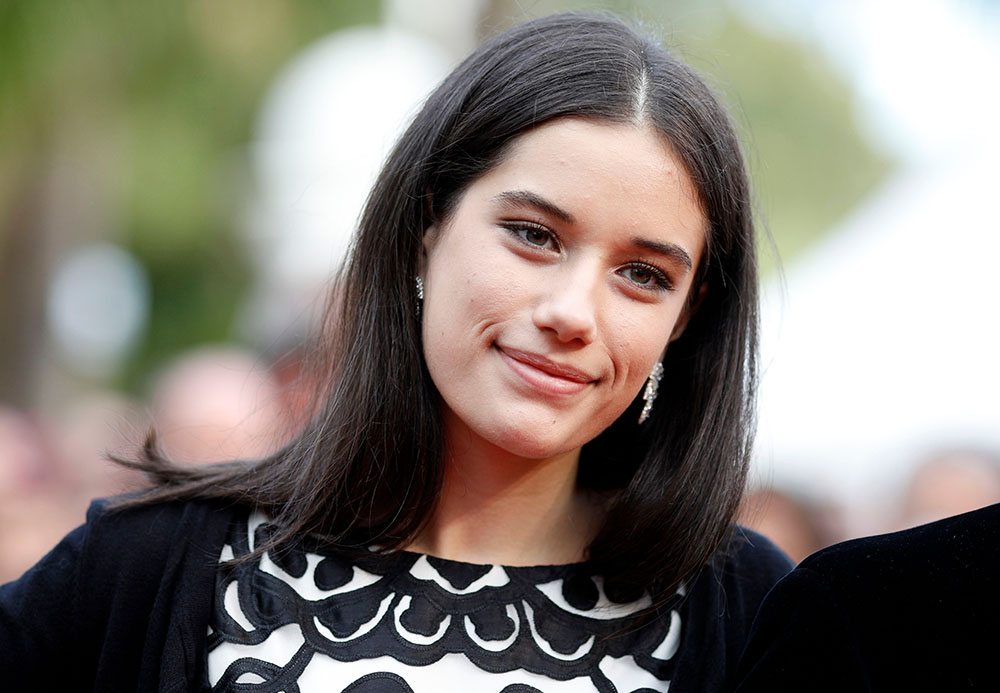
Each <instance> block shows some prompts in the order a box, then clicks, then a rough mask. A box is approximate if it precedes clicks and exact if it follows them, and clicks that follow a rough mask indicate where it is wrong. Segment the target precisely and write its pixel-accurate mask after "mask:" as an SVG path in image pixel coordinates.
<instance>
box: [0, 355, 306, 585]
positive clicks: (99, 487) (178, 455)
mask: <svg viewBox="0 0 1000 693" xmlns="http://www.w3.org/2000/svg"><path fill="white" fill-rule="evenodd" d="M301 374H302V369H301V359H299V358H298V357H297V355H296V354H295V353H294V352H293V353H290V354H286V355H285V356H284V357H283V358H281V359H278V360H275V361H274V362H273V363H270V364H268V363H265V362H264V361H263V360H262V359H261V358H259V357H258V356H256V355H255V354H253V353H252V352H250V351H248V350H246V349H243V348H240V347H234V346H211V347H204V348H200V349H196V350H193V351H190V352H187V353H185V354H183V355H181V356H180V357H178V358H177V359H175V360H174V361H173V362H172V363H170V364H169V365H168V366H167V367H166V368H164V369H163V370H162V371H161V372H160V373H159V374H158V375H157V377H156V378H155V379H154V381H153V384H152V386H151V388H150V389H149V394H148V396H147V397H146V398H145V399H144V401H139V400H130V399H127V398H126V397H124V396H123V395H121V394H118V393H110V392H106V393H102V394H91V395H89V396H87V397H86V398H84V399H82V400H81V401H77V402H75V403H74V404H73V405H72V407H71V408H69V409H68V410H67V411H64V412H62V413H60V414H58V415H55V414H50V415H40V414H37V413H33V412H24V411H19V410H17V409H15V408H13V407H10V406H8V405H6V404H4V403H2V402H0V583H3V582H7V581H9V580H13V579H15V578H17V577H19V576H20V575H21V573H23V572H24V571H25V570H26V569H27V568H29V567H30V566H31V565H33V564H34V563H35V562H36V561H37V560H38V559H39V558H41V557H42V556H43V555H44V554H45V553H46V552H47V551H48V550H49V549H51V548H52V547H53V546H54V545H55V544H56V543H57V542H58V541H59V539H61V538H62V537H63V536H64V535H65V534H66V533H67V532H69V531H70V530H71V529H73V528H74V527H76V526H77V525H79V524H81V523H82V522H83V519H84V514H85V512H86V509H87V506H88V505H89V503H90V501H91V500H92V499H95V498H101V497H107V496H114V495H117V494H121V493H127V492H129V491H133V490H136V489H139V488H141V487H143V486H144V485H145V484H146V480H145V479H144V477H143V475H142V474H140V473H138V472H135V471H132V470H130V469H127V468H125V467H123V466H121V465H119V464H117V463H115V462H113V461H112V458H114V457H118V458H122V459H133V460H134V459H136V458H137V457H138V453H139V449H140V447H141V446H142V444H143V443H144V441H145V439H146V437H147V436H148V435H149V433H150V432H151V431H153V430H155V431H156V442H157V444H158V445H159V447H160V449H161V450H162V451H163V452H164V453H165V454H166V455H167V456H168V457H170V458H171V459H173V460H175V461H183V462H185V463H191V464H201V463H209V462H214V461H221V460H231V459H254V458H259V457H262V456H264V455H267V454H268V453H270V452H272V451H274V450H275V449H277V448H278V447H279V446H280V445H281V444H282V443H283V441H285V440H287V436H288V435H289V433H290V431H293V430H294V428H295V420H296V418H300V417H297V416H296V414H295V412H300V411H302V409H301V407H302V396H301V393H302V375H301Z"/></svg>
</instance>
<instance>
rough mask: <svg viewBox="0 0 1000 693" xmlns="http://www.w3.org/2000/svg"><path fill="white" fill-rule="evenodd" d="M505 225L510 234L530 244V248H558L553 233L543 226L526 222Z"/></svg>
mask: <svg viewBox="0 0 1000 693" xmlns="http://www.w3.org/2000/svg"><path fill="white" fill-rule="evenodd" d="M506 226H507V230H508V231H509V232H510V233H511V234H512V235H514V236H516V237H517V238H518V239H520V241H521V242H522V243H524V244H526V245H530V246H531V247H532V248H544V249H549V250H558V248H559V243H558V241H556V237H555V234H553V233H552V232H551V231H549V230H548V229H547V228H545V227H544V226H540V225H538V224H531V223H528V222H521V223H511V224H509V225H506Z"/></svg>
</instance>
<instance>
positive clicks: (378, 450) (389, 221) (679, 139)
mask: <svg viewBox="0 0 1000 693" xmlns="http://www.w3.org/2000/svg"><path fill="white" fill-rule="evenodd" d="M563 116H576V117H584V118H590V119H594V120H597V121H606V122H613V123H626V122H644V123H648V124H650V125H652V126H654V127H656V128H657V129H659V130H660V131H661V132H662V133H663V134H664V135H665V136H666V138H667V140H668V141H669V142H670V145H671V146H672V148H673V151H674V153H675V154H676V155H677V156H678V157H679V158H680V159H681V160H682V162H683V163H684V165H685V166H686V168H687V172H688V173H689V175H690V177H691V179H692V180H693V182H694V184H695V186H696V188H697V190H698V194H699V196H700V203H701V205H702V208H703V211H704V213H705V216H706V218H707V220H708V229H709V230H708V238H707V248H708V250H707V253H706V254H705V255H704V258H703V260H702V262H701V264H700V267H699V268H698V274H699V276H698V278H697V281H696V282H695V288H693V289H692V297H694V296H697V295H698V294H699V286H705V287H707V288H706V290H705V291H704V298H703V300H701V302H700V305H698V306H697V310H696V311H695V312H694V315H693V317H692V318H691V320H690V322H689V324H688V326H687V329H686V330H685V332H684V335H683V336H682V337H681V338H680V339H679V340H677V341H676V342H674V343H673V344H672V345H671V346H670V348H669V349H668V351H667V355H666V358H665V360H664V364H663V365H664V369H665V374H664V376H663V380H662V382H661V385H660V395H659V398H658V399H657V401H656V405H655V407H654V408H653V413H652V415H651V416H650V418H649V420H648V421H647V422H645V423H644V424H642V425H641V426H639V425H638V424H637V423H636V421H637V419H638V404H639V402H638V401H637V402H636V403H634V404H633V406H631V407H630V408H629V410H628V411H626V412H625V413H624V414H623V415H622V416H621V417H620V418H619V419H618V420H617V421H616V422H615V423H614V424H612V425H611V426H610V427H609V428H608V429H607V430H605V431H604V432H602V433H601V434H600V435H599V436H598V437H597V438H596V439H594V440H593V441H591V442H590V443H588V444H586V445H585V446H584V447H583V451H582V453H581V462H580V472H579V482H580V484H582V485H584V486H587V487H591V488H597V489H601V490H603V491H605V492H606V493H607V495H608V497H609V502H608V510H607V515H606V519H605V521H604V524H603V526H602V527H601V528H600V530H599V531H598V533H597V535H596V537H595V538H594V539H593V542H592V543H591V544H590V547H589V559H590V560H591V561H592V562H593V564H594V567H595V569H596V570H599V571H601V572H602V573H604V574H605V576H607V577H608V578H612V579H613V580H614V582H615V583H616V584H618V585H621V586H623V587H624V588H630V587H631V588H635V589H641V588H653V589H654V591H656V592H658V593H659V594H661V595H662V594H664V593H665V592H666V591H667V590H671V589H672V588H674V587H675V586H676V585H677V584H678V582H679V581H681V580H683V579H684V578H686V577H688V576H690V575H691V574H692V573H693V572H694V571H696V570H697V569H698V568H699V567H700V566H702V565H703V564H704V563H705V562H706V561H707V559H708V558H709V557H710V556H711V555H712V554H713V553H714V552H715V551H716V549H717V548H718V547H719V545H720V543H721V542H722V541H723V539H724V538H725V536H726V532H727V530H728V528H729V526H730V524H731V522H732V518H733V515H734V513H735V510H736V507H737V504H738V502H739V499H740V497H741V494H742V491H743V486H744V481H745V476H746V468H747V464H748V457H749V453H750V445H751V440H752V434H753V429H754V421H753V418H754V417H753V412H754V406H753V405H754V394H755V386H756V349H757V279H756V267H755V254H754V239H753V222H752V211H751V210H752V205H751V199H750V193H749V188H748V183H747V176H746V172H745V167H744V162H743V158H742V155H741V153H740V149H739V145H738V142H737V139H736V136H735V134H734V130H733V127H732V125H731V123H730V121H729V119H728V117H727V115H726V112H725V110H724V108H723V107H722V106H721V105H720V103H719V101H718V99H717V98H716V97H715V96H714V95H713V93H712V92H711V90H710V89H709V88H708V87H707V86H706V85H705V83H704V82H703V81H702V80H701V79H700V78H699V77H698V76H697V75H696V74H695V73H694V72H693V71H692V70H691V69H690V68H689V67H687V66H686V65H685V64H683V63H682V62H680V61H679V60H677V59H676V58H674V57H673V56H672V55H670V54H669V53H667V52H666V51H665V50H663V48H661V47H660V46H659V45H658V44H657V43H656V42H655V41H653V40H650V39H648V38H645V37H643V36H641V35H639V34H638V33H637V32H636V31H635V30H633V29H632V28H630V27H629V26H627V25H626V24H624V23H623V22H622V21H621V20H619V19H616V18H613V17H610V16H607V15H594V14H577V13H569V14H559V15H554V16H549V17H545V18H543V19H538V20H536V21H532V22H528V23H526V24H522V25H520V26H516V27H514V28H512V29H509V30H507V31H505V32H503V33H501V34H499V35H498V36H496V37H494V38H493V39H491V40H489V41H488V42H486V43H485V44H484V45H483V46H482V47H480V48H479V49H478V50H477V51H476V52H475V53H473V54H472V55H471V56H470V57H469V58H467V59H466V60H465V61H464V62H463V63H462V64H461V65H460V66H459V67H458V68H457V69H455V71H454V72H452V74H451V75H450V76H449V77H448V78H447V79H446V80H445V81H444V82H443V83H442V84H441V85H440V86H439V87H438V88H437V89H436V90H435V91H434V93H433V94H431V96H430V97H429V98H428V100H427V102H426V104H425V105H424V107H423V109H422V110H421V111H420V113H419V114H418V115H417V116H416V118H415V120H414V121H413V123H412V124H411V125H410V127H409V128H408V129H407V131H406V132H405V134H404V135H403V136H402V137H401V139H400V140H399V142H398V143H397V144H396V146H395V148H394V150H393V151H392V153H391V154H390V156H389V157H388V160H387V162H386V164H385V167H384V168H383V169H382V172H381V175H380V176H379V178H378V180H377V182H376V183H375V186H374V188H373V189H372V191H371V194H370V196H369V198H368V202H367V204H366V206H365V209H364V212H363V215H362V217H361V221H360V225H359V229H358V233H357V236H356V239H355V241H354V245H353V247H352V249H351V252H350V254H349V257H348V259H347V261H346V265H345V267H344V269H343V270H342V272H341V274H340V275H339V278H338V280H337V282H336V289H335V295H336V297H335V299H333V300H332V301H331V306H330V309H329V311H328V313H327V314H328V320H329V325H328V328H327V329H326V331H325V333H326V335H327V339H326V343H325V344H324V346H323V349H324V356H325V357H326V361H325V363H326V364H327V365H326V367H325V376H326V377H325V380H324V387H323V388H322V392H321V393H320V394H319V395H318V399H317V405H316V409H315V412H314V416H313V417H312V419H311V420H310V421H309V423H308V424H307V425H306V426H305V427H304V429H303V430H302V432H301V434H300V435H298V437H297V438H296V439H295V440H293V441H292V442H291V443H290V444H288V445H287V446H286V447H285V448H284V449H282V450H280V451H279V452H277V453H275V454H274V455H272V456H270V457H267V458H265V459H262V460H256V461H235V462H228V463H223V464H218V465H213V466H209V467H188V466H182V465H178V464H175V463H173V462H171V461H169V460H167V459H165V458H164V457H163V456H162V455H161V454H159V453H158V452H157V449H156V446H155V444H154V443H153V441H152V439H151V440H150V441H148V443H147V446H146V448H145V449H144V454H143V455H142V459H140V460H138V461H132V462H126V464H129V465H130V466H134V467H138V468H141V469H143V470H145V471H146V472H148V473H149V474H150V475H151V477H152V478H153V479H154V481H155V482H156V485H155V486H154V487H153V488H152V489H150V490H148V491H147V492H145V493H144V494H143V495H141V496H139V497H138V498H133V499H131V500H128V501H125V504H135V503H145V502H152V501H158V500H165V499H177V498H193V497H200V498H216V499H228V500H230V501H235V502H240V503H246V504H251V505H253V506H255V507H258V508H261V509H263V510H265V511H266V512H268V513H269V514H270V515H271V516H272V517H273V518H274V520H275V522H276V524H277V525H279V526H280V527H281V528H282V531H283V534H282V535H281V536H279V537H277V538H276V539H275V541H276V542H277V541H281V540H282V539H288V538H292V537H294V536H296V535H300V534H302V533H310V534H315V535H320V536H322V537H325V538H327V539H328V540H329V541H330V542H331V544H333V545H335V546H339V547H341V548H342V549H343V550H345V551H349V550H353V549H357V548H359V547H362V546H367V545H369V544H372V543H376V544H377V545H379V546H380V547H382V549H383V550H392V549H395V548H399V547H401V546H405V545H406V544H407V543H408V542H409V541H411V540H412V539H413V538H414V537H415V536H416V535H417V534H418V532H419V531H420V530H421V528H422V527H423V525H424V523H425V522H426V521H427V519H428V518H429V516H430V515H431V513H432V512H433V510H434V505H435V501H436V499H437V497H438V494H439V492H440V488H441V480H442V460H443V452H444V449H443V448H444V444H443V440H442V432H441V431H442V425H441V417H440V411H439V401H438V394H437V391H436V389H435V387H434V385H433V383H432V382H431V380H430V376H429V375H428V372H427V369H426V366H425V364H424V357H423V348H422V344H421V336H420V329H419V322H418V321H419V319H418V317H417V315H416V312H415V310H414V308H415V306H416V303H417V297H416V289H415V286H414V280H413V278H414V276H415V275H416V273H417V262H418V255H419V252H420V248H421V242H422V239H423V234H424V231H425V230H426V229H427V228H428V227H429V226H430V225H431V224H434V223H440V222H441V221H442V220H445V219H447V218H448V215H449V213H450V212H451V211H452V209H453V208H454V205H455V204H456V202H457V201H458V200H459V198H460V196H461V194H462V193H463V191H464V190H465V189H466V188H467V186H469V184H470V183H471V182H472V181H474V180H476V179H477V178H478V177H479V176H481V175H483V173H484V172H486V171H487V170H488V169H489V168H490V167H491V166H493V165H495V164H496V162H497V161H498V160H499V158H501V157H502V156H503V155H504V152H505V151H506V149H507V148H508V146H509V145H510V144H511V142H512V141H513V140H514V138H516V137H517V136H518V135H520V134H522V133H524V132H525V131H527V130H529V129H531V128H533V127H535V126H537V125H539V124H541V123H543V122H546V121H548V120H551V119H553V118H559V117H563ZM692 307H693V305H692ZM629 591H631V590H629Z"/></svg>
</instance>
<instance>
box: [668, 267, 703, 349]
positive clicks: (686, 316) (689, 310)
mask: <svg viewBox="0 0 1000 693" xmlns="http://www.w3.org/2000/svg"><path fill="white" fill-rule="evenodd" d="M707 293H708V283H707V282H702V283H701V286H699V287H698V295H697V296H695V297H694V300H693V301H689V302H688V305H687V306H685V308H684V310H683V311H682V312H681V314H680V317H678V318H677V322H676V323H675V324H674V329H673V331H672V332H671V333H670V341H668V342H667V344H670V343H671V342H673V341H675V340H677V339H678V338H680V336H681V335H682V334H684V330H685V328H687V326H688V323H689V322H691V318H692V317H693V316H694V314H695V313H696V312H698V309H699V308H700V307H701V304H702V302H703V301H704V300H705V294H707Z"/></svg>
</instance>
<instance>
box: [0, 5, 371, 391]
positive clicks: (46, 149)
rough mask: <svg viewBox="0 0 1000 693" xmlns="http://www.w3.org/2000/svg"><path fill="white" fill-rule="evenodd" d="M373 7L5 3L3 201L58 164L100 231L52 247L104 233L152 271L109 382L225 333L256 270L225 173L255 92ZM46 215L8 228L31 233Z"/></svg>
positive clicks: (0, 64) (1, 38)
mask: <svg viewBox="0 0 1000 693" xmlns="http://www.w3.org/2000/svg"><path fill="white" fill-rule="evenodd" d="M380 16H381V6H380V3H379V2H377V1H372V0H337V2H330V1H329V0H309V1H304V0H295V1H291V0H254V1H253V2H245V1H244V0H187V1H171V2H163V1H162V0H129V1H128V2H125V1H124V0H122V1H118V0H104V1H100V2H98V1H92V0H78V1H76V2H70V1H68V0H67V1H63V0H52V1H49V0H45V1H44V2H38V1H37V0H3V2H2V3H0V209H4V210H5V209H8V208H11V207H13V206H14V205H15V202H16V199H15V198H17V197H19V196H22V195H24V194H25V188H26V185H27V186H29V187H30V186H31V185H37V186H41V187H43V188H45V187H46V186H48V185H49V182H48V180H47V179H48V178H50V177H51V176H50V171H51V169H53V168H58V167H68V168H69V169H70V170H71V171H72V175H73V176H75V177H76V178H77V180H79V181H80V183H79V188H80V194H79V195H77V196H76V197H83V198H85V199H84V200H82V201H76V202H75V207H76V208H77V213H79V216H80V217H81V218H92V220H94V221H93V223H94V224H95V225H96V226H97V227H98V228H86V224H81V225H80V227H79V228H77V229H74V230H73V233H75V234H77V237H72V238H57V239H56V241H57V244H58V245H59V246H61V249H62V250H65V249H71V248H72V247H74V246H75V245H77V244H79V243H83V242H86V241H89V240H96V238H97V237H105V238H111V239H112V240H115V241H117V242H119V243H121V244H122V245H124V246H125V247H127V248H129V249H130V250H131V251H132V252H133V253H134V254H135V255H136V256H137V257H138V258H139V259H140V260H141V261H142V262H143V263H144V264H145V265H146V267H147V269H148V270H149V273H150V277H151V281H152V293H153V307H152V315H151V322H150V325H149V328H148V331H147V334H146V338H145V340H144V343H143V345H142V347H141V348H140V349H139V350H138V352H137V353H136V354H135V355H134V358H133V359H132V360H131V362H130V363H129V364H127V366H126V368H125V369H124V371H123V372H122V373H121V376H120V379H119V383H118V385H119V386H123V387H125V388H127V389H133V390H134V389H135V388H136V387H138V386H139V385H140V384H141V380H142V377H143V375H144V374H148V373H150V372H151V371H152V370H153V369H154V368H155V367H156V366H158V365H160V364H162V363H163V362H164V360H166V359H167V358H169V357H170V356H171V355H174V354H176V353H177V352H179V351H181V350H183V349H185V348H187V347H190V346H194V345H197V344H200V343H203V342H211V341H218V340H224V339H231V338H232V337H233V335H232V332H231V328H232V323H233V317H234V314H235V311H236V309H237V307H238V305H239V302H240V300H241V299H242V297H243V295H244V292H245V290H246V288H247V286H248V285H249V282H250V279H251V274H250V273H251V268H250V265H249V261H248V258H247V257H246V254H245V251H244V250H243V248H242V246H241V243H240V241H239V239H238V238H237V236H236V228H235V227H236V222H237V217H236V211H237V208H238V206H239V204H240V203H241V202H242V200H241V199H240V198H239V195H240V191H239V190H237V189H234V188H235V187H236V186H234V180H236V181H238V180H239V179H240V176H241V169H242V168H243V167H244V166H245V164H244V157H245V154H244V148H245V145H246V143H247V142H248V141H249V140H250V139H251V134H252V128H253V123H254V117H255V113H256V110H257V108H258V106H259V103H260V100H261V98H262V96H263V94H264V92H265V90H266V88H267V86H268V85H269V83H270V82H271V80H272V79H273V78H274V77H275V75H276V73H277V72H278V70H280V69H281V68H282V67H283V66H284V65H285V64H286V62H287V61H288V60H289V59H290V58H291V57H293V56H294V55H295V54H296V53H297V52H298V51H299V50H301V48H302V47H303V46H304V45H306V44H308V43H309V42H311V41H312V40H314V39H316V38H319V37H320V36H323V35H325V34H328V33H330V32H331V31H334V30H336V29H338V28H341V27H344V26H347V25H352V24H358V23H375V22H377V21H379V18H380ZM36 171H37V172H40V173H37V174H36V173H32V172H36ZM32 175H35V176H37V180H36V181H34V182H32V181H31V180H28V182H27V183H26V182H25V181H26V179H28V178H30V176H32ZM242 175H244V176H245V173H242ZM70 197H71V198H73V197H74V196H73V195H72V194H71V195H70ZM43 198H45V199H48V196H47V195H43ZM71 202H73V200H72V199H71ZM69 207H70V208H71V210H72V209H73V208H74V204H70V205H69ZM81 208H82V209H81ZM72 213H74V212H72V211H71V214H72ZM45 214H46V210H44V209H42V210H36V214H35V217H36V218H35V219H28V220H24V219H21V220H20V222H19V223H22V224H23V223H27V224H32V223H37V224H38V226H39V227H40V228H39V232H41V230H42V227H44V226H45V223H46V222H45V220H44V218H43V217H44V216H45ZM4 216H5V215H2V214H0V223H3V221H2V220H3V218H4ZM25 232H26V233H31V232H32V230H31V229H28V230H26V231H25ZM11 233H13V231H11ZM3 234H4V229H3V227H0V257H2V253H3V252H4V245H5V244H4V243H3V240H4V235H3ZM57 252H58V250H57ZM3 327H4V326H2V325H0V332H2V331H3ZM16 327H17V326H14V328H15V329H16ZM8 329H9V326H8Z"/></svg>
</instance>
